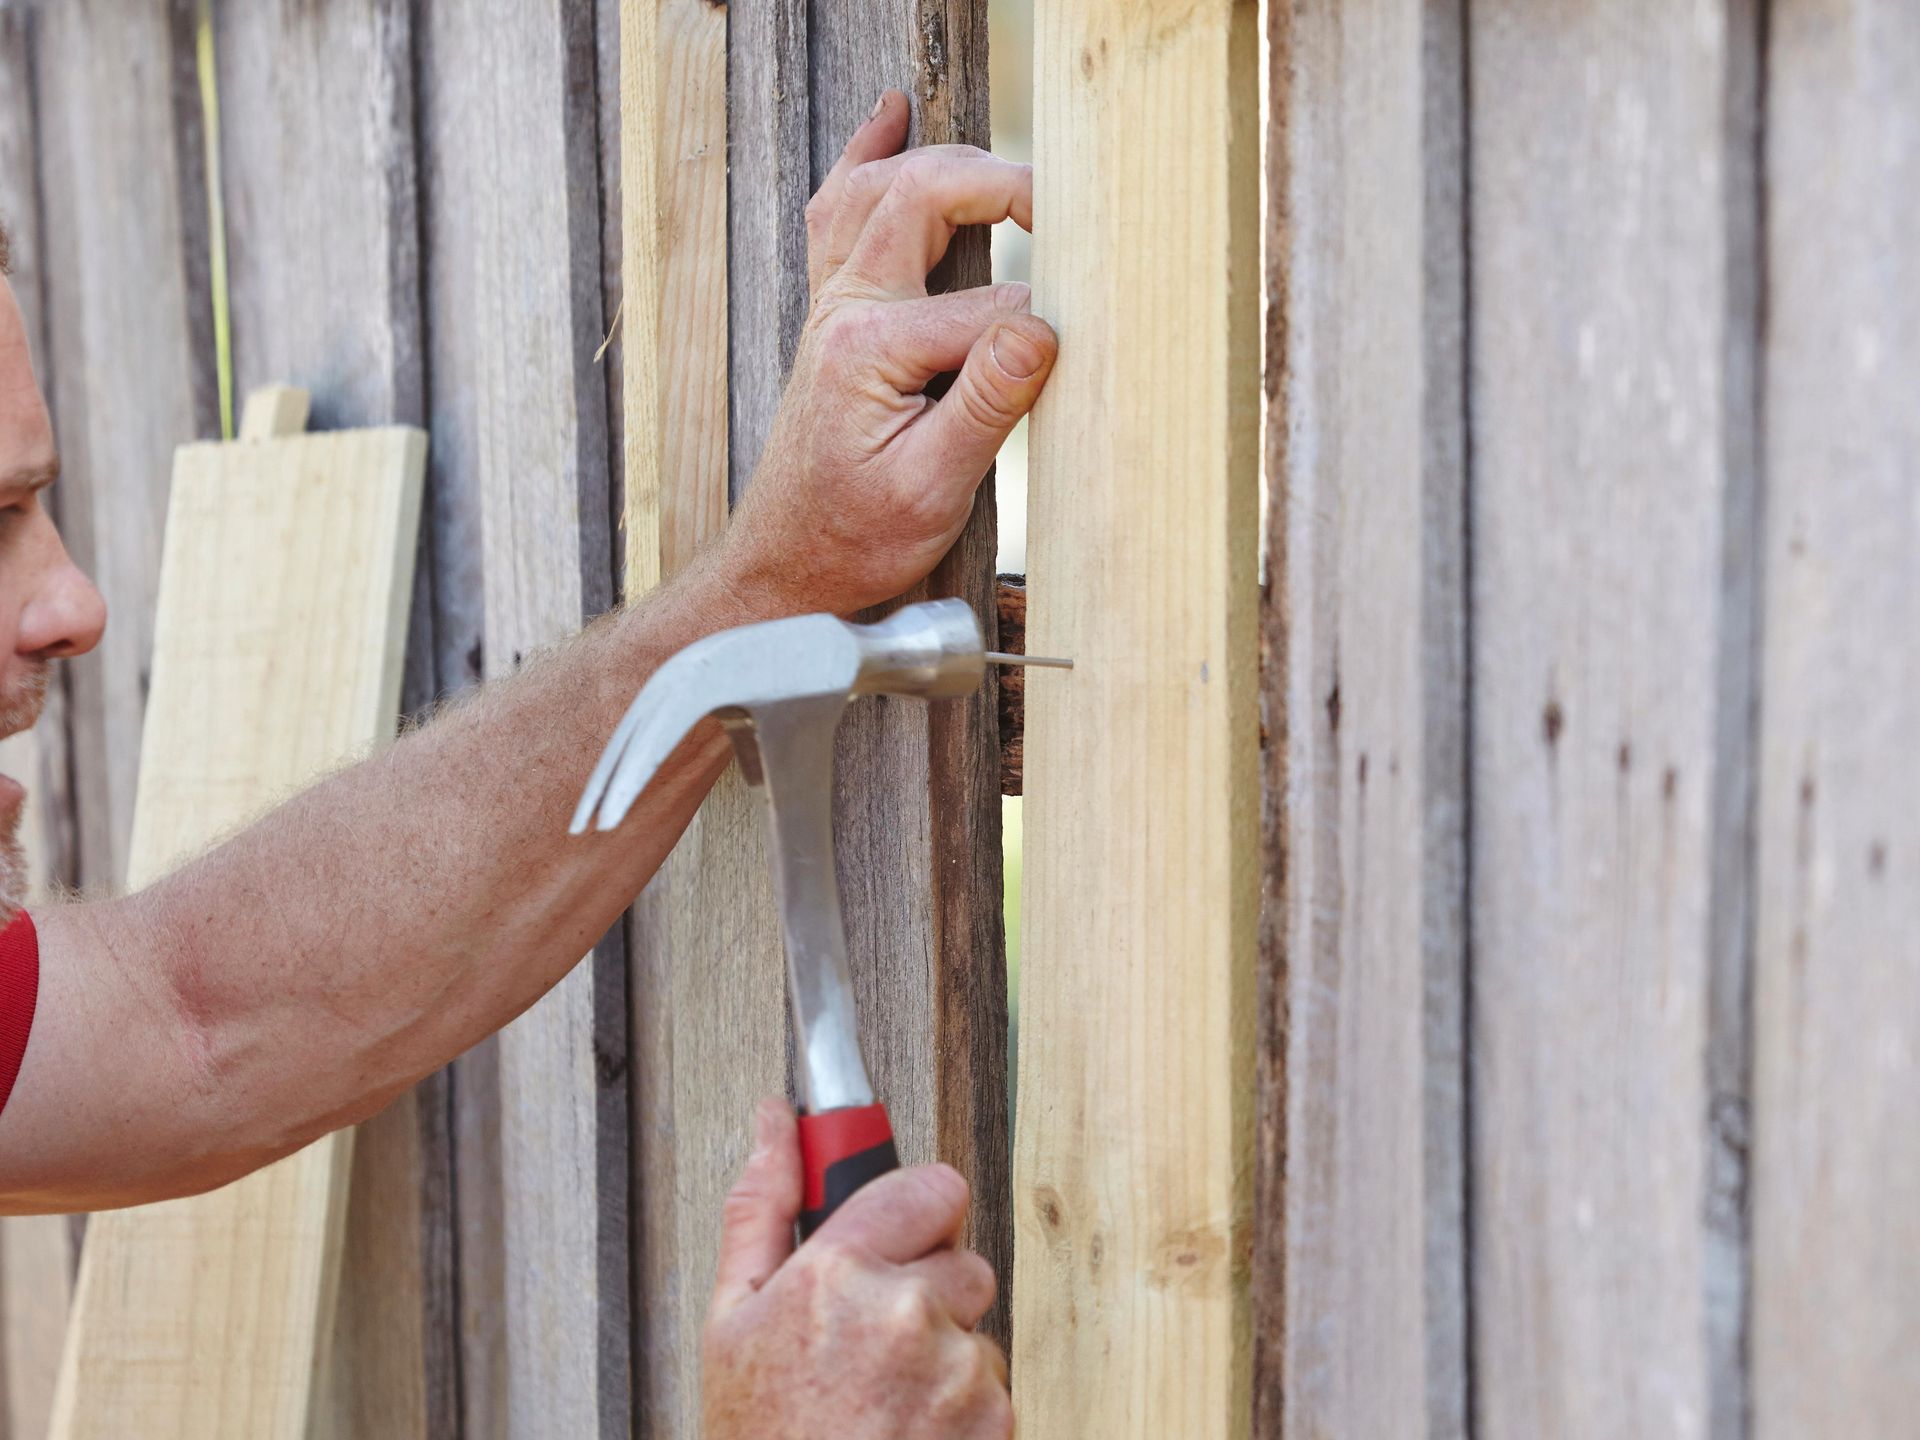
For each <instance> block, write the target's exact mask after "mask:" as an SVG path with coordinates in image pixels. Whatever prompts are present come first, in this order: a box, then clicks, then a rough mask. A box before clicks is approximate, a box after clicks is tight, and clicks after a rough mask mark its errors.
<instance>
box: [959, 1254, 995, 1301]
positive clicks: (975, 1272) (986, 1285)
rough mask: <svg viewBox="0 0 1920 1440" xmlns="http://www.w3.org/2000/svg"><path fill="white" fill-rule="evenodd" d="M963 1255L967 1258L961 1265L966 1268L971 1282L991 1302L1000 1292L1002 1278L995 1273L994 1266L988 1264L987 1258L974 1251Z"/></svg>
mask: <svg viewBox="0 0 1920 1440" xmlns="http://www.w3.org/2000/svg"><path fill="white" fill-rule="evenodd" d="M963 1253H964V1255H965V1257H966V1258H965V1259H964V1260H962V1261H961V1263H962V1264H963V1265H965V1266H966V1269H967V1278H968V1280H969V1282H970V1283H971V1284H972V1285H973V1286H974V1287H975V1288H976V1289H977V1290H979V1291H981V1292H982V1293H983V1294H985V1295H986V1297H987V1299H988V1301H989V1302H991V1301H992V1299H993V1297H994V1295H995V1294H997V1293H998V1292H999V1289H1000V1277H999V1276H998V1275H996V1274H995V1273H994V1269H993V1266H992V1264H991V1263H989V1262H988V1260H987V1257H986V1256H984V1255H982V1254H980V1253H979V1252H978V1251H974V1250H968V1251H965V1252H963Z"/></svg>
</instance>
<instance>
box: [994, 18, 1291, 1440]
mask: <svg viewBox="0 0 1920 1440" xmlns="http://www.w3.org/2000/svg"><path fill="white" fill-rule="evenodd" d="M1255 12H1256V7H1255V6H1253V5H1252V4H1234V3H1228V0H1214V3H1206V4H1197V5H1196V4H1179V5H1151V4H1150V5H1141V4H1138V3H1134V0H1076V3H1064V4H1060V5H1056V6H1053V7H1050V8H1049V9H1047V10H1046V11H1043V12H1042V13H1040V14H1039V15H1038V16H1037V17H1036V20H1037V25H1036V31H1037V33H1036V46H1035V57H1034V93H1035V100H1036V105H1035V125H1034V162H1035V193H1034V220H1035V234H1034V307H1035V309H1036V310H1037V311H1038V312H1039V313H1041V314H1044V315H1046V316H1047V317H1048V318H1049V319H1050V320H1052V321H1053V323H1054V325H1055V326H1056V328H1057V329H1058V330H1059V332H1060V336H1061V348H1060V361H1059V365H1058V368H1057V369H1056V370H1055V371H1054V374H1053V378H1052V380H1051V381H1050V382H1049V384H1048V387H1047V391H1046V393H1045V394H1044V395H1043V396H1042V397H1041V400H1040V404H1039V406H1038V407H1037V408H1036V410H1035V412H1034V416H1033V430H1032V442H1031V443H1032V450H1031V456H1032V461H1031V463H1032V471H1031V474H1032V490H1031V495H1030V501H1029V513H1030V517H1031V531H1030V541H1029V556H1028V574H1027V583H1028V591H1029V598H1028V612H1027V622H1028V630H1027V643H1028V645H1029V646H1030V647H1031V649H1032V650H1033V651H1034V652H1036V653H1044V654H1059V655H1071V656H1072V657H1073V658H1074V665H1075V668H1074V670H1073V671H1072V676H1071V680H1070V681H1069V683H1067V684H1064V685H1054V684H1049V685H1042V684H1041V683H1039V678H1038V677H1034V683H1033V684H1032V685H1031V687H1030V689H1029V691H1028V694H1027V774H1026V799H1025V810H1026V822H1025V826H1026V829H1025V847H1026V870H1025V874H1024V877H1023V888H1024V897H1023V898H1024V902H1025V919H1024V925H1025V930H1024V936H1023V943H1022V946H1021V976H1020V979H1021V990H1020V1037H1021V1054H1020V1114H1019V1126H1018V1139H1017V1161H1016V1176H1015V1209H1014V1216H1015V1227H1016V1230H1015V1233H1016V1259H1015V1267H1016V1269H1015V1279H1014V1370H1013V1374H1014V1406H1015V1409H1016V1411H1017V1413H1018V1416H1019V1422H1020V1425H1021V1433H1022V1434H1023V1435H1028V1436H1036V1437H1043V1440H1050V1437H1056V1436H1070V1435H1071V1436H1102V1437H1105V1436H1118V1435H1134V1436H1142V1437H1145V1436H1156V1437H1157V1436H1166V1435H1179V1436H1183V1437H1193V1440H1199V1437H1206V1436H1221V1437H1226V1436H1242V1435H1245V1434H1247V1433H1248V1426H1249V1419H1250V1414H1251V1394H1250V1379H1251V1357H1250V1345H1249V1339H1250V1334H1249V1321H1250V1315H1249V1310H1248V1292H1247V1262H1248V1249H1249V1244H1250V1235H1249V1232H1250V1224H1251V1213H1250V1212H1251V1200H1252V1184H1251V1177H1252V1164H1251V1162H1252V1139H1253V1069H1252V1061H1253V1000H1254V988H1253V982H1254V967H1253V960H1254V951H1255V941H1256V937H1255V920H1256V906H1257V898H1258V887H1257V876H1256V865H1257V855H1258V851H1257V839H1258V831H1257V828H1256V826H1257V799H1256V797H1257V794H1258V788H1257V786H1258V782H1257V778H1256V777H1257V771H1256V756H1257V722H1258V711H1257V699H1256V693H1257V685H1258V678H1257V669H1256V665H1257V661H1258V656H1257V648H1256V640H1257V637H1256V633H1255V625H1256V603H1257V592H1256V590H1255V562H1256V535H1257V529H1258V527H1257V517H1256V511H1255V506H1256V499H1257V488H1258V456H1257V444H1258V440H1257V436H1258V411H1257V391H1256V388H1255V387H1256V384H1257V376H1258V370H1257V364H1258V361H1257V355H1258V343H1259V341H1258V329H1257V327H1258V324H1259V293H1260V278H1259V274H1258V270H1259V233H1258V228H1257V227H1258V203H1257V185H1258V169H1257V156H1258V146H1259V136H1258V132H1257V128H1256V126H1257V121H1258V114H1259V106H1258V103H1257V98H1256V95H1255V81H1256V73H1255V70H1254V63H1255V53H1256V41H1257V36H1256V33H1255V30H1254V20H1255ZM1147 195H1151V196H1153V197H1155V200H1154V203H1153V204H1152V205H1150V206H1144V207H1143V206H1139V205H1136V204H1134V203H1133V198H1132V197H1137V196H1147ZM1123 207H1124V209H1123Z"/></svg>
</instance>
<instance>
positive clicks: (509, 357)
mask: <svg viewBox="0 0 1920 1440" xmlns="http://www.w3.org/2000/svg"><path fill="white" fill-rule="evenodd" d="M595 23H596V22H595V16H594V13H593V11H592V10H591V8H587V7H578V6H575V7H529V6H526V5H521V4H513V3H506V0H500V3H491V4H482V5H436V6H433V7H431V8H429V9H427V10H425V11H424V12H423V18H422V24H421V28H420V33H419V37H418V39H419V47H420V56H421V70H420V74H421V81H420V85H421V92H420V112H421V115H422V125H423V129H422V139H423V147H422V154H423V160H422V190H423V201H424V217H425V234H426V235H427V236H428V238H429V248H428V251H427V256H428V264H427V281H428V284H427V321H428V334H429V355H430V373H431V376H432V392H431V401H430V406H429V416H430V425H431V432H432V435H433V443H434V451H435V465H436V474H437V475H440V476H442V477H446V479H447V480H448V482H449V483H450V484H451V485H456V486H459V487H461V488H463V489H466V490H467V491H468V498H469V502H470V503H472V502H477V503H476V504H475V509H474V513H473V517H472V518H473V519H477V521H478V535H477V537H475V536H471V535H469V536H466V537H463V541H462V543H463V544H471V543H472V541H473V540H474V539H477V540H478V545H477V551H476V553H474V555H473V557H472V558H475V559H478V560H479V570H480V575H481V580H482V588H483V593H484V614H485V635H486V645H485V658H484V669H485V672H486V674H487V675H488V676H490V677H493V676H504V675H508V674H511V673H513V671H515V670H516V669H518V668H519V666H520V665H521V663H522V662H523V661H524V660H526V659H528V658H530V657H531V656H532V655H533V654H534V653H535V652H536V651H538V650H540V649H541V648H543V647H546V646H549V645H552V644H554V643H556V642H558V641H560V640H563V639H565V638H566V637H567V636H569V635H572V634H573V633H574V632H575V631H577V630H578V629H579V628H580V625H581V624H582V622H583V621H584V620H585V619H587V618H589V617H591V616H592V615H595V614H598V613H600V612H601V611H604V610H605V609H607V608H608V606H609V605H610V603H611V599H612V542H611V539H610V537H609V529H608V525H609V511H608V491H607V484H608V465H607V423H606V407H607V392H606V377H605V374H604V372H603V371H602V370H601V369H600V368H598V366H597V365H596V363H595V358H594V357H595V353H596V351H597V350H598V349H599V347H600V342H601V340H602V338H603V334H604V324H603V313H602V312H603V303H602V302H603V295H602V288H601V287H602V279H603V276H602V271H601V258H600V245H601V228H600V227H601V210H600V183H601V182H600V171H599V152H598V148H597V146H596V143H595V141H596V130H597V100H596V89H597V82H596V44H595ZM557 834H558V832H557V831H556V835H557ZM625 966H626V954H625V948H624V944H623V943H622V939H621V937H620V935H619V934H618V933H617V932H616V933H615V934H614V935H612V936H610V937H609V938H608V939H607V940H606V941H604V942H603V943H602V944H601V945H600V946H598V947H597V948H596V949H595V951H594V953H593V955H592V957H591V958H590V959H589V960H588V961H586V962H585V963H583V964H581V965H580V966H579V967H577V968H576V969H575V970H574V971H573V972H572V973H570V974H569V975H568V976H567V977H566V978H565V979H563V980H562V981H561V982H560V983H559V984H558V985H557V986H556V987H555V988H554V989H553V991H552V992H550V993H549V994H548V995H547V996H546V997H545V998H544V999H543V1000H541V1001H540V1002H539V1003H538V1004H537V1005H535V1006H534V1007H533V1009H531V1010H530V1011H528V1012H527V1013H526V1014H525V1015H523V1016H522V1017H521V1018H520V1019H518V1020H517V1021H515V1022H514V1023H513V1024H512V1025H510V1026H508V1027H507V1029H505V1030H504V1031H502V1032H501V1034H500V1035H499V1037H498V1039H497V1041H496V1042H494V1045H493V1052H494V1053H493V1055H492V1056H491V1058H490V1059H486V1060H482V1061H480V1062H478V1063H474V1062H472V1061H469V1062H468V1063H467V1064H465V1065H464V1066H463V1068H462V1069H461V1071H460V1073H459V1076H458V1078H457V1081H456V1091H457V1094H458V1096H459V1100H458V1104H459V1106H460V1109H461V1110H462V1112H463V1123H462V1124H461V1126H460V1134H461V1137H462V1147H461V1150H460V1155H459V1200H460V1208H461V1214H462V1219H463V1225H462V1234H461V1242H462V1244H461V1255H460V1268H461V1274H462V1282H463V1283H462V1297H463V1310H464V1316H463V1321H464V1324H463V1330H464V1333H465V1336H466V1340H467V1343H466V1345H465V1348H464V1355H465V1358H466V1361H467V1365H466V1380H467V1389H466V1397H465V1398H466V1408H465V1416H464V1418H465V1424H466V1433H468V1434H470V1435H533V1434H545V1433H555V1434H567V1435H579V1436H588V1435H604V1436H613V1435H616V1434H618V1435H625V1434H626V1433H627V1425H628V1408H629V1407H628V1378H627V1373H628V1350H627V1343H628V1342H627V1328H628V1302H627V1095H626V981H625ZM468 1112H471V1114H472V1115H473V1117H474V1121H475V1122H477V1123H473V1122H469V1121H467V1119H466V1118H465V1117H466V1115H467V1114H468ZM495 1117H497V1125H498V1133H497V1136H496V1135H494V1134H492V1133H489V1130H490V1122H491V1121H492V1120H493V1119H494V1118H495ZM476 1146H477V1152H476V1149H475V1148H474V1147H476ZM493 1167H497V1169H495V1168H493ZM490 1171H491V1172H492V1173H489V1172H490ZM494 1185H497V1186H498V1187H499V1189H498V1194H497V1196H496V1195H493V1194H489V1193H486V1192H487V1191H488V1190H489V1189H490V1188H491V1187H492V1186H494ZM482 1216H484V1217H487V1218H489V1219H490V1220H491V1222H492V1223H491V1224H487V1225H484V1226H483V1225H481V1224H476V1223H473V1222H474V1221H475V1220H477V1219H479V1218H480V1217H482ZM494 1307H497V1308H494ZM490 1309H491V1310H492V1313H488V1311H489V1310H490Z"/></svg>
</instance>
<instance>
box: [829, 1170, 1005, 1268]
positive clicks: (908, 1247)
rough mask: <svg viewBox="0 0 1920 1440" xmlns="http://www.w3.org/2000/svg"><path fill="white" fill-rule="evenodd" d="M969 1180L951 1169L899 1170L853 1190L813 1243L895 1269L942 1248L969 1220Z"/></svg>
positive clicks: (956, 1236)
mask: <svg viewBox="0 0 1920 1440" xmlns="http://www.w3.org/2000/svg"><path fill="white" fill-rule="evenodd" d="M967 1198H968V1191H967V1182H966V1181H965V1180H963V1179H961V1178H960V1172H959V1171H958V1170H955V1169H953V1168H952V1167H951V1166H949V1165H916V1166H914V1167H913V1168H912V1169H910V1170H895V1171H893V1172H891V1173H890V1174H886V1175H882V1176H881V1177H880V1178H879V1179H878V1180H875V1181H873V1182H872V1183H871V1184H868V1185H864V1186H862V1187H861V1188H860V1189H859V1190H857V1191H855V1192H854V1194H853V1197H852V1198H851V1199H850V1200H848V1201H847V1203H846V1204H844V1205H842V1206H841V1207H840V1208H839V1209H838V1210H836V1211H834V1213H833V1215H832V1216H831V1217H830V1218H829V1219H828V1220H827V1223H826V1224H824V1225H822V1226H821V1227H820V1228H819V1229H818V1230H816V1231H815V1232H814V1235H813V1239H812V1240H811V1241H809V1242H808V1243H809V1244H813V1245H841V1246H846V1247H849V1248H853V1249H859V1250H864V1251H866V1252H867V1253H868V1254H871V1255H875V1256H877V1257H879V1258H880V1259H882V1260H885V1261H888V1262H889V1263H891V1264H894V1265H905V1264H906V1263H907V1262H909V1261H911V1260H918V1259H920V1258H921V1257H922V1256H923V1255H926V1254H927V1253H928V1252H929V1251H933V1250H943V1249H945V1248H947V1247H948V1246H950V1245H952V1244H953V1242H954V1240H955V1239H956V1238H958V1236H959V1234H960V1223H961V1221H963V1220H965V1219H966V1216H967Z"/></svg>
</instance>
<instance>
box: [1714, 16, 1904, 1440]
mask: <svg viewBox="0 0 1920 1440" xmlns="http://www.w3.org/2000/svg"><path fill="white" fill-rule="evenodd" d="M1771 13H1772V16H1773V18H1772V21H1771V27H1772V28H1771V32H1770V35H1769V56H1768V64H1767V76H1768V95H1769V110H1768V115H1767V126H1766V134H1767V150H1766V157H1765V162H1764V163H1765V166H1766V178H1767V186H1766V193H1767V197H1768V215H1769V228H1768V245H1769V248H1768V255H1767V266H1766V273H1767V276H1768V285H1767V301H1766V313H1767V317H1768V348H1767V355H1766V366H1765V373H1766V396H1765V411H1764V413H1765V415H1766V449H1765V453H1766V476H1767V481H1766V483H1767V496H1766V504H1765V507H1764V509H1765V515H1766V527H1767V546H1766V591H1767V598H1766V619H1765V633H1766V639H1767V658H1766V671H1765V686H1764V692H1763V698H1762V702H1761V708H1760V733H1761V770H1760V777H1761V778H1760V784H1761V801H1760V842H1759V844H1760V861H1759V877H1760V884H1759V887H1758V894H1759V897H1760V900H1759V924H1758V930H1757V953H1756V957H1755V965H1756V970H1755V982H1756V992H1755V1013H1754V1101H1755V1106H1754V1151H1753V1189H1752V1195H1753V1237H1754V1246H1753V1257H1754V1271H1753V1431H1752V1433H1753V1434H1754V1435H1756V1436H1759V1437H1762V1440H1774V1437H1787V1436H1796V1435H1901V1434H1911V1433H1913V1429H1914V1425H1915V1423H1916V1422H1915V1416H1916V1415H1920V1369H1916V1367H1915V1365H1914V1361H1913V1357H1914V1354H1915V1352H1916V1349H1917V1348H1920V1128H1917V1127H1916V1125H1915V1123H1914V1117H1915V1113H1916V1112H1915V1096H1916V1094H1920V939H1916V937H1920V768H1917V767H1916V766H1915V764H1914V755H1913V750H1914V741H1915V737H1916V736H1920V649H1917V648H1916V642H1915V636H1916V634H1920V572H1917V571H1916V569H1915V564H1914V557H1915V555H1916V553H1920V507H1916V504H1915V494H1916V482H1915V464H1916V459H1915V457H1916V456H1920V408H1916V406H1915V403H1914V395H1915V391H1916V387H1917V386H1920V257H1916V255H1915V252H1914V248H1913V239H1912V237H1913V234H1914V230H1915V227H1916V226H1917V225H1920V150H1916V148H1915V145H1914V136H1915V135H1916V133H1920V95H1916V92H1915V90H1914V87H1913V77H1914V75H1915V74H1916V73H1920V12H1916V11H1915V10H1914V9H1913V7H1911V6H1907V5H1900V4H1890V3H1884V0H1855V3H1848V4H1833V5H1819V6H1815V5H1807V4H1801V3H1790V4H1784V5H1779V6H1775V7H1774V8H1773V10H1772V12H1771Z"/></svg>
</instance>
